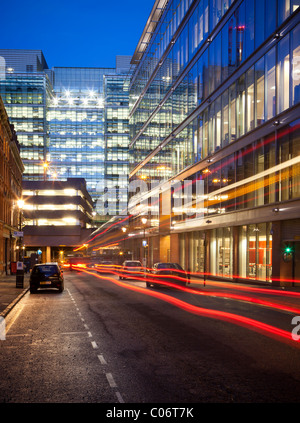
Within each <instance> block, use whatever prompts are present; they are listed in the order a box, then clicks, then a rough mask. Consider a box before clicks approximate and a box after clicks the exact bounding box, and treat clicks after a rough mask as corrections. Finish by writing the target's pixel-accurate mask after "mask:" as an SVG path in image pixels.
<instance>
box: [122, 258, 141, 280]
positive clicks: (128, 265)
mask: <svg viewBox="0 0 300 423" xmlns="http://www.w3.org/2000/svg"><path fill="white" fill-rule="evenodd" d="M142 270H143V267H142V263H141V262H140V261H138V260H125V261H124V263H123V265H122V267H121V269H120V275H119V279H127V278H134V277H137V276H139V275H140V274H141V272H142Z"/></svg>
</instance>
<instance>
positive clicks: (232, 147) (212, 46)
mask: <svg viewBox="0 0 300 423" xmlns="http://www.w3.org/2000/svg"><path fill="white" fill-rule="evenodd" d="M299 6H300V2H299V1H290V0H283V1H281V0H276V1H274V0H273V1H268V0H263V1H261V0H260V1H258V0H243V1H238V0H237V1H231V2H230V1H223V2H221V1H218V0H199V1H193V2H192V1H188V0H185V1H184V0H182V1H180V0H174V1H168V2H166V3H165V9H164V12H163V14H162V17H161V19H160V20H159V22H158V23H157V26H156V29H155V31H153V36H152V39H151V42H150V43H149V46H148V48H147V49H146V50H145V52H144V54H143V56H142V58H141V59H140V60H139V63H138V65H137V67H136V71H135V73H134V74H133V77H132V79H131V86H130V112H129V116H130V131H131V132H130V149H131V150H130V181H139V180H141V181H144V182H145V183H147V184H148V186H147V189H149V187H150V185H151V181H153V180H154V179H155V180H156V183H157V184H158V185H159V187H160V189H161V191H162V192H163V191H165V194H164V198H166V196H167V197H168V201H169V204H170V210H171V211H170V214H169V216H167V217H166V216H165V218H164V219H162V217H161V214H162V212H161V210H160V216H159V219H157V216H156V219H154V218H153V213H152V209H151V208H150V207H149V209H148V215H149V219H148V225H149V228H148V232H149V240H150V241H151V239H152V238H153V236H154V235H153V233H154V232H155V231H156V232H157V236H160V232H161V231H162V228H163V230H165V228H166V226H169V233H170V243H169V246H168V247H167V249H168V250H169V252H168V254H169V257H172V256H173V257H175V258H179V260H180V262H181V264H183V265H184V267H186V268H187V267H188V268H190V269H191V270H192V271H195V272H207V273H209V274H210V275H213V276H215V277H216V276H220V277H229V278H234V277H237V278H255V279H259V280H263V281H271V280H272V278H273V279H274V275H275V276H276V277H279V276H286V275H287V273H289V272H290V273H291V272H292V273H293V275H294V277H296V276H297V275H298V278H299V279H300V273H299V269H298V268H296V267H297V265H296V264H295V263H294V264H292V265H291V266H293V269H289V270H287V269H285V270H284V271H283V270H282V269H283V268H284V266H283V265H282V266H281V269H279V267H278V264H277V263H276V268H275V269H274V263H272V257H273V258H274V257H275V256H276V254H277V253H278V254H279V251H280V248H281V247H282V246H281V244H280V243H284V242H287V239H290V240H291V242H293V243H294V250H295V257H296V255H297V254H300V253H299V251H300V245H299V242H298V238H297V236H298V232H297V231H298V230H299V231H300V221H299V220H297V224H296V229H295V231H296V232H295V234H292V233H291V234H290V235H288V231H286V237H288V236H289V237H290V238H287V239H284V238H282V237H281V239H280V240H278V239H277V238H278V234H277V233H276V234H275V235H276V236H275V238H276V243H274V239H272V238H274V228H275V227H277V226H276V225H278V221H279V222H281V225H283V226H284V225H285V223H284V222H285V221H288V220H289V219H291V220H292V219H294V217H295V213H296V211H295V210H296V209H295V207H296V204H298V201H299V200H300V191H299V185H300V179H299V178H300V172H299V171H300V168H299V166H300V132H299V124H300V121H299V100H300V95H299V92H300V74H299V60H300V8H299ZM179 182H180V184H181V187H180V188H178V187H179ZM172 184H173V186H174V185H176V189H172V188H168V185H169V186H170V185H171V187H172ZM197 185H198V186H201V190H200V192H199V191H197V187H196V186H197ZM187 187H189V188H187ZM185 189H186V191H185ZM187 194H190V195H187ZM187 196H188V197H189V201H187V200H186V198H187ZM180 201H181V203H180ZM283 201H284V202H287V204H288V205H287V207H286V208H285V211H284V213H281V211H280V212H279V213H278V212H273V209H276V210H277V208H278V207H277V206H278V204H282V202H283ZM175 203H176V208H175V207H174V205H175ZM178 204H179V205H181V207H178ZM279 209H281V208H279ZM193 210H194V211H193ZM144 213H145V212H144ZM298 217H299V216H298ZM162 220H164V226H163V227H162V225H161V223H162ZM166 220H170V221H169V223H168V225H166ZM158 221H159V222H160V224H159V225H158V224H157V222H158ZM275 223H276V224H275ZM297 228H299V229H297ZM150 234H151V236H150ZM164 236H165V234H164ZM295 237H296V238H295ZM172 240H173V242H172ZM152 241H153V242H152V244H153V247H151V242H150V243H149V257H154V256H153V254H154V249H156V250H157V243H156V244H155V241H154V239H152ZM154 244H155V247H154ZM274 248H275V249H276V250H274ZM204 252H205V254H204ZM162 254H164V253H163V252H162V251H161V252H160V256H162ZM279 255H280V254H279ZM204 256H205V259H204ZM297 257H298V256H297ZM157 258H158V259H159V254H158V256H157ZM204 261H205V263H204ZM295 266H296V267H295ZM297 272H298V273H297Z"/></svg>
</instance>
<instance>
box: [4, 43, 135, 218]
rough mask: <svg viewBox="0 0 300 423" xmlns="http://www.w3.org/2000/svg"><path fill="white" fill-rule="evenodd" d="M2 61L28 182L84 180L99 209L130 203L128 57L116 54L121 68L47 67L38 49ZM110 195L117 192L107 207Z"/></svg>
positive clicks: (8, 103)
mask: <svg viewBox="0 0 300 423" xmlns="http://www.w3.org/2000/svg"><path fill="white" fill-rule="evenodd" d="M0 56H2V57H3V58H4V59H5V61H6V74H5V78H3V79H1V80H0V94H1V96H2V98H3V101H4V103H5V106H6V108H7V112H8V115H9V116H10V119H11V122H12V123H13V124H14V126H15V130H16V132H17V134H18V139H19V142H20V144H21V156H22V159H23V161H24V164H25V172H24V179H25V180H43V179H50V180H56V179H59V180H66V179H68V178H72V177H73V178H74V177H79V178H84V179H85V180H86V183H87V189H88V191H89V193H90V195H91V196H92V198H93V200H94V202H95V203H97V212H98V213H99V214H101V215H102V214H108V215H114V214H115V213H116V214H118V213H119V212H120V211H121V209H122V208H124V207H125V206H126V202H127V185H128V81H129V79H128V77H127V75H128V72H129V70H130V63H129V59H130V58H129V57H128V56H117V57H116V68H105V67H103V68H100V67H99V68H72V67H54V68H52V69H48V66H47V63H46V61H45V59H44V56H43V54H42V52H40V51H35V50H0ZM126 81H127V82H126ZM106 161H107V163H106ZM45 162H47V163H48V167H47V170H46V171H45V170H44V167H43V164H44V163H45ZM116 175H120V178H119V177H118V178H117V177H116ZM117 179H118V180H117ZM119 179H120V181H121V182H120V181H119ZM119 182H120V183H119ZM108 190H114V191H116V192H117V195H116V196H115V198H116V199H115V201H109V203H108V204H107V203H105V201H103V197H104V196H105V195H106V193H107V192H108ZM121 191H122V192H121ZM99 199H100V200H101V201H98V200H99ZM111 200H112V199H111ZM101 202H102V206H100V205H99V204H100V203H101Z"/></svg>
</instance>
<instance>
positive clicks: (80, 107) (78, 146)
mask: <svg viewBox="0 0 300 423" xmlns="http://www.w3.org/2000/svg"><path fill="white" fill-rule="evenodd" d="M53 71H54V82H53V89H54V97H53V99H52V102H51V106H50V108H49V133H50V148H49V156H50V162H51V168H52V170H53V173H54V172H55V175H57V176H56V177H58V178H60V179H61V178H62V179H65V178H71V177H76V176H77V177H81V178H84V179H86V181H87V188H88V190H89V192H90V193H91V194H92V195H93V197H94V198H97V196H99V195H100V193H99V192H97V189H96V188H97V184H98V183H99V181H102V180H103V179H104V177H105V176H104V154H105V141H104V125H105V111H104V90H103V78H104V75H105V74H106V73H109V72H110V73H114V72H115V69H105V68H103V69H101V68H99V69H95V68H54V69H53ZM52 177H53V174H52Z"/></svg>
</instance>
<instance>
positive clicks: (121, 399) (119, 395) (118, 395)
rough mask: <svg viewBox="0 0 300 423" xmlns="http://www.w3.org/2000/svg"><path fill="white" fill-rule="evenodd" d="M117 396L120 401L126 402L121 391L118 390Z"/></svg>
mask: <svg viewBox="0 0 300 423" xmlns="http://www.w3.org/2000/svg"><path fill="white" fill-rule="evenodd" d="M116 396H117V398H118V401H119V402H121V403H124V402H125V401H124V400H123V398H122V395H121V394H120V392H116Z"/></svg>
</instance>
